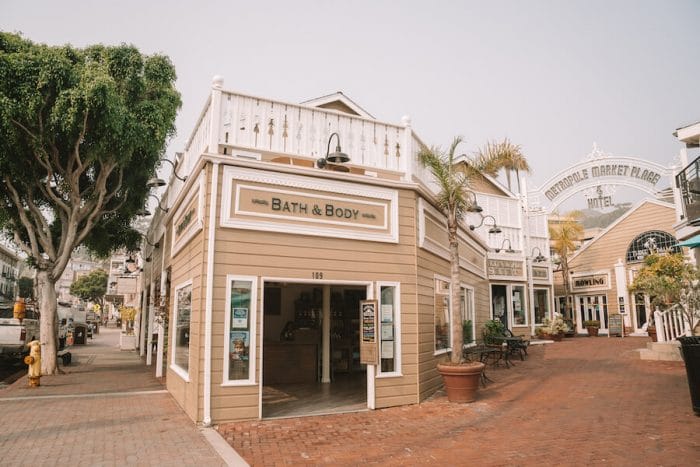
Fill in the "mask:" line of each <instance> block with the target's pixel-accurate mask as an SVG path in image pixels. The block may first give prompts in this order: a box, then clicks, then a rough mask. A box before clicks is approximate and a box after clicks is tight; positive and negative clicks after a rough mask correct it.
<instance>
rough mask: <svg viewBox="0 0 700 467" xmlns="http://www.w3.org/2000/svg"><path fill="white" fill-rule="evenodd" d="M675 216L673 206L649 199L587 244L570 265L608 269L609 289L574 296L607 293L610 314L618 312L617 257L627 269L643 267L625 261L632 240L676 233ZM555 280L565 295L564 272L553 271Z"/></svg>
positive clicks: (589, 269)
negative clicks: (657, 232) (657, 233)
mask: <svg viewBox="0 0 700 467" xmlns="http://www.w3.org/2000/svg"><path fill="white" fill-rule="evenodd" d="M675 216H676V213H675V209H674V208H673V207H671V206H662V205H659V204H656V203H651V202H646V203H643V204H642V205H640V206H639V207H638V208H637V209H636V210H635V212H633V213H632V214H630V215H629V216H628V217H627V218H625V219H623V220H622V221H620V223H619V224H617V225H616V226H614V227H613V228H612V229H611V230H609V231H608V232H605V233H604V234H603V235H602V236H600V237H598V238H596V239H595V240H594V241H593V242H592V243H590V244H588V246H587V247H586V249H585V250H583V251H582V252H581V253H580V254H579V255H577V256H576V257H575V258H573V259H572V260H571V261H570V262H569V268H570V269H572V270H573V271H575V272H581V273H587V272H591V273H592V272H596V271H601V272H602V271H605V272H609V273H610V288H609V289H608V290H605V291H584V290H576V291H574V292H573V293H574V294H575V295H607V297H608V299H607V300H608V313H619V305H618V300H617V282H616V279H615V263H617V261H618V259H621V260H622V262H623V263H625V267H626V271H628V270H630V269H639V268H641V267H642V264H643V263H639V262H637V263H630V264H627V263H626V257H627V249H628V248H629V246H630V243H631V242H632V240H634V238H635V237H636V236H637V235H639V234H641V233H644V232H646V231H649V230H661V231H664V232H667V233H669V234H671V235H675V231H674V230H673V224H674V223H675V221H676V217H675ZM625 278H626V280H629V277H628V273H627V272H625ZM554 280H555V288H556V290H555V293H556V294H557V295H563V294H564V288H563V283H562V278H561V274H559V273H556V274H554ZM626 285H628V284H626ZM577 312H578V310H577Z"/></svg>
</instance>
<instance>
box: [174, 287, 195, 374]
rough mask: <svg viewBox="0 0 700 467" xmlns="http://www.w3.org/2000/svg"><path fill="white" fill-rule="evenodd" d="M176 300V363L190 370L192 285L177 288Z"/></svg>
mask: <svg viewBox="0 0 700 467" xmlns="http://www.w3.org/2000/svg"><path fill="white" fill-rule="evenodd" d="M175 300H177V302H176V303H175V306H176V309H177V318H176V322H175V355H174V362H173V363H174V364H175V365H177V366H179V367H180V368H182V369H183V370H185V371H188V370H189V361H190V312H191V311H192V286H191V285H187V286H185V287H182V288H180V289H178V290H177V292H176V297H175Z"/></svg>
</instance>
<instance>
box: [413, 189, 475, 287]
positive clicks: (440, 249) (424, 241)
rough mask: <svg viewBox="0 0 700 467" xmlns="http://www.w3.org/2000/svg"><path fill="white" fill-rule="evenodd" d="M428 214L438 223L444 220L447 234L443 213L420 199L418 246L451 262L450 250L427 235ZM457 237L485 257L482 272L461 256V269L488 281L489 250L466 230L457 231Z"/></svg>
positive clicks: (444, 223) (445, 224)
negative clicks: (426, 218) (426, 219)
mask: <svg viewBox="0 0 700 467" xmlns="http://www.w3.org/2000/svg"><path fill="white" fill-rule="evenodd" d="M426 212H427V213H428V214H430V216H431V217H433V218H434V219H435V220H436V221H438V222H440V220H442V225H443V227H444V228H445V232H447V222H446V221H445V219H444V218H445V216H444V215H443V214H442V213H440V211H438V210H437V209H435V208H433V207H432V206H431V205H430V204H429V203H427V202H426V201H425V200H424V199H423V198H418V246H419V247H420V248H423V249H424V250H426V251H429V252H430V253H432V254H434V255H436V256H439V257H440V258H442V259H444V260H446V261H450V250H449V249H448V248H446V247H445V246H444V245H442V244H440V243H439V242H437V241H436V240H434V239H432V238H430V237H429V236H427V235H426V229H425V217H426ZM457 236H458V237H459V239H460V240H462V241H463V242H464V243H466V244H467V245H468V246H470V247H472V248H474V249H476V250H477V252H479V253H481V254H482V256H483V257H484V261H483V265H482V269H481V270H480V269H478V266H477V265H475V264H472V263H470V262H468V261H467V260H465V259H464V258H463V257H462V256H460V258H459V267H460V269H464V270H465V271H468V272H471V273H472V274H475V275H477V276H479V277H481V278H482V279H486V278H487V273H488V270H487V264H486V253H487V250H486V249H485V248H484V246H483V245H481V244H479V243H478V242H477V241H475V240H474V238H473V237H470V236H469V235H465V233H464V230H463V229H461V228H460V229H458V230H457Z"/></svg>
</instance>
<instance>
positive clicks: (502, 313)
mask: <svg viewBox="0 0 700 467" xmlns="http://www.w3.org/2000/svg"><path fill="white" fill-rule="evenodd" d="M491 307H492V308H491V314H492V316H493V319H497V320H500V321H501V323H503V325H504V326H505V327H507V328H508V327H510V325H509V324H508V314H507V311H508V310H506V286H505V285H497V284H493V285H492V286H491Z"/></svg>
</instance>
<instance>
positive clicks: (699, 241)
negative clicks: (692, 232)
mask: <svg viewBox="0 0 700 467" xmlns="http://www.w3.org/2000/svg"><path fill="white" fill-rule="evenodd" d="M678 246H687V247H688V248H697V247H699V246H700V235H696V236H694V237H691V238H689V239H688V240H685V241H682V242H680V243H679V244H678Z"/></svg>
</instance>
